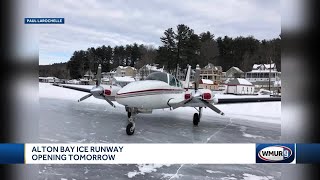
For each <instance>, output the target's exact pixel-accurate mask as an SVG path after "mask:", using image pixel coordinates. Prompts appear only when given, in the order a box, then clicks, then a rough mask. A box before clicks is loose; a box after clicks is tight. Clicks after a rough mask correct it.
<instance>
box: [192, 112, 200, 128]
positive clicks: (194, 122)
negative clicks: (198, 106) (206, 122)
mask: <svg viewBox="0 0 320 180" xmlns="http://www.w3.org/2000/svg"><path fill="white" fill-rule="evenodd" d="M199 122H200V118H199V114H198V113H194V115H193V125H195V126H198V124H199Z"/></svg>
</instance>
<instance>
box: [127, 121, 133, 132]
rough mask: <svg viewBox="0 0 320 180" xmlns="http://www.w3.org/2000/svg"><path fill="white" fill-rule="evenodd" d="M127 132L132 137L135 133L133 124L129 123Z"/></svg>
mask: <svg viewBox="0 0 320 180" xmlns="http://www.w3.org/2000/svg"><path fill="white" fill-rule="evenodd" d="M126 132H127V134H128V135H132V134H133V133H134V128H133V124H132V123H129V124H128V125H127V128H126Z"/></svg>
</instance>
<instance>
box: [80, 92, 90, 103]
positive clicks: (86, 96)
mask: <svg viewBox="0 0 320 180" xmlns="http://www.w3.org/2000/svg"><path fill="white" fill-rule="evenodd" d="M92 95H93V94H92V93H90V94H87V95H85V96H83V97H82V98H80V99H79V100H78V102H80V101H83V100H85V99H87V98H88V97H90V96H92Z"/></svg>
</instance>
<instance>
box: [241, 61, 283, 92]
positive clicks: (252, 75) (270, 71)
mask: <svg viewBox="0 0 320 180" xmlns="http://www.w3.org/2000/svg"><path fill="white" fill-rule="evenodd" d="M245 78H246V79H247V80H248V81H249V82H251V83H253V84H254V85H256V87H258V88H267V87H269V78H270V86H271V88H275V86H274V84H275V82H276V81H280V80H281V72H278V71H277V67H276V64H274V63H273V64H271V65H270V64H254V65H253V67H252V71H250V72H247V73H246V75H245Z"/></svg>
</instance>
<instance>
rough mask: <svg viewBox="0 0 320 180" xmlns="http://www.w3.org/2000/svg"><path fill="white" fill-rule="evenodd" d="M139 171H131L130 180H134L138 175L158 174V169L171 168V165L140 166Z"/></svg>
mask: <svg viewBox="0 0 320 180" xmlns="http://www.w3.org/2000/svg"><path fill="white" fill-rule="evenodd" d="M136 166H137V167H138V169H139V171H136V170H135V171H131V172H129V173H128V178H133V177H135V176H136V175H139V174H141V175H144V174H145V173H151V172H156V171H157V169H158V168H161V167H162V166H170V165H163V164H138V165H136Z"/></svg>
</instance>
